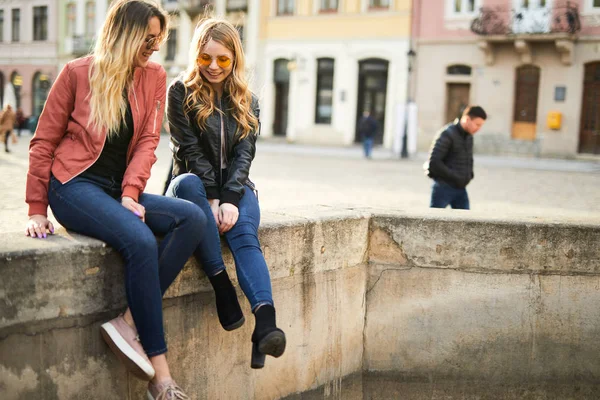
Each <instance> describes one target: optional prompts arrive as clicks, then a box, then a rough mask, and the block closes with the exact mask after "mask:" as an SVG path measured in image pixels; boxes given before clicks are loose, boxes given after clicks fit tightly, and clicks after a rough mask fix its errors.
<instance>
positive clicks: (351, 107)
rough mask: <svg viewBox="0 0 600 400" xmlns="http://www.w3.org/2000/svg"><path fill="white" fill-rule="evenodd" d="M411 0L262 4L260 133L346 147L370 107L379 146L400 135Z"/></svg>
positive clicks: (257, 77) (267, 0)
mask: <svg viewBox="0 0 600 400" xmlns="http://www.w3.org/2000/svg"><path fill="white" fill-rule="evenodd" d="M410 7H411V1H410V0H261V7H260V8H261V9H260V25H259V32H258V37H259V39H258V50H257V52H256V54H257V58H256V63H255V70H254V71H253V74H254V80H253V87H254V89H255V90H256V91H257V92H258V94H259V96H260V98H261V101H262V104H261V122H262V135H263V136H266V137H269V136H282V137H285V138H286V139H287V140H288V141H292V142H299V143H311V144H334V145H350V144H352V143H354V142H355V141H356V140H357V139H359V138H357V137H356V124H357V120H358V118H359V117H360V115H361V114H362V112H363V111H365V110H368V111H370V112H371V114H372V115H374V116H375V118H376V119H377V120H379V122H380V130H381V132H380V133H379V135H378V137H377V139H376V143H383V144H384V146H385V147H387V148H391V147H392V144H393V143H395V142H397V141H398V137H399V136H400V135H401V134H402V132H403V125H404V124H403V116H402V115H401V114H402V112H401V110H403V109H404V104H405V102H406V82H407V79H406V77H407V71H408V64H407V53H408V51H409V49H410V33H411V29H410V27H411V9H410Z"/></svg>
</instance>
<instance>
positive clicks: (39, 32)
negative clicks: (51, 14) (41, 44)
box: [33, 6, 48, 40]
mask: <svg viewBox="0 0 600 400" xmlns="http://www.w3.org/2000/svg"><path fill="white" fill-rule="evenodd" d="M33 40H48V7H47V6H40V7H33Z"/></svg>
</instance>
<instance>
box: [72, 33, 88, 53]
mask: <svg viewBox="0 0 600 400" xmlns="http://www.w3.org/2000/svg"><path fill="white" fill-rule="evenodd" d="M93 45H94V38H93V37H91V36H78V35H76V36H73V37H72V38H71V52H70V53H71V54H72V55H74V56H75V57H81V56H84V55H86V54H88V53H89V52H90V51H91V50H92V46H93Z"/></svg>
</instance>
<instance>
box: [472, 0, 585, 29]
mask: <svg viewBox="0 0 600 400" xmlns="http://www.w3.org/2000/svg"><path fill="white" fill-rule="evenodd" d="M580 30H581V20H580V18H579V7H578V5H577V3H575V2H573V1H566V2H563V3H559V4H555V5H554V6H552V7H543V8H538V9H531V10H529V9H519V10H515V9H507V8H503V7H482V8H481V9H480V11H479V15H478V16H477V17H476V18H475V19H474V20H473V21H472V22H471V31H472V32H473V33H475V34H477V35H481V36H489V35H519V34H550V33H568V34H575V33H577V32H579V31H580Z"/></svg>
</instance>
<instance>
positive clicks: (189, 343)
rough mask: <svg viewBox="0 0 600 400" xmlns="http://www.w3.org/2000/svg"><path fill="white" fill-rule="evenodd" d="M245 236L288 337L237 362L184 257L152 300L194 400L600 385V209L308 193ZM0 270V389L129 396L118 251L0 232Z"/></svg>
mask: <svg viewBox="0 0 600 400" xmlns="http://www.w3.org/2000/svg"><path fill="white" fill-rule="evenodd" d="M260 237H261V245H262V248H263V252H264V254H265V258H266V260H267V263H268V265H269V268H270V271H271V277H272V282H273V290H274V297H275V302H276V305H277V318H278V324H279V325H280V327H282V328H283V329H284V330H285V331H286V334H287V338H288V347H287V350H286V353H285V354H284V355H283V356H282V357H281V358H279V359H273V358H268V359H267V365H266V367H265V369H264V370H259V371H256V370H251V369H250V367H249V363H250V351H251V343H250V336H251V334H252V329H253V327H254V321H253V317H252V314H251V313H250V310H249V306H248V304H247V302H246V301H245V299H244V297H243V295H242V293H241V291H240V290H239V289H238V295H239V296H240V299H241V303H242V306H243V308H244V312H245V315H246V319H247V322H246V324H245V325H244V326H243V327H242V328H241V329H239V330H236V331H234V332H225V331H224V330H223V329H222V328H221V327H220V324H219V322H218V318H217V315H216V310H215V306H214V296H213V294H212V289H211V288H210V285H209V284H208V282H207V280H206V278H205V277H204V275H203V273H202V272H201V270H200V268H199V267H198V266H197V265H196V264H195V263H194V262H193V261H190V262H189V263H188V265H187V266H186V268H185V269H184V271H183V273H182V274H181V275H180V277H179V278H178V279H177V280H176V282H175V283H174V284H173V286H172V287H171V288H170V289H169V291H168V293H167V296H166V299H165V303H164V304H165V307H164V308H165V312H164V317H165V327H166V334H167V340H168V343H169V349H170V350H169V353H168V358H169V361H170V363H171V368H172V372H173V375H174V376H175V377H176V379H177V381H178V382H179V383H180V384H181V385H182V386H183V387H184V388H186V390H187V391H188V392H189V393H190V394H191V396H192V398H194V399H220V398H227V399H276V398H286V397H287V398H289V399H313V398H331V399H359V398H365V399H367V398H373V399H375V398H406V399H423V398H427V399H430V398H444V396H446V397H447V396H451V397H455V398H464V399H511V398H524V399H538V398H546V399H555V398H556V399H559V398H590V399H595V398H598V397H599V396H598V394H600V383H599V382H600V366H599V364H598V363H597V360H596V358H597V354H598V353H599V350H600V345H598V344H597V337H598V334H599V333H600V311H598V310H600V309H599V308H598V307H596V304H598V303H599V302H600V248H599V247H598V246H597V243H598V242H599V240H598V239H600V227H598V226H595V225H592V224H586V223H581V222H574V221H570V220H562V221H561V220H543V221H542V220H540V219H536V218H529V219H519V220H513V221H511V220H506V219H503V218H501V217H498V218H486V217H481V216H478V215H477V214H476V213H444V212H441V211H439V210H432V211H429V212H425V213H423V214H420V215H414V214H411V213H406V212H390V211H389V210H388V211H385V212H382V211H380V210H375V209H369V210H352V209H347V210H332V209H330V208H328V207H315V208H314V209H296V210H290V211H281V212H277V213H270V214H268V215H266V216H265V218H264V221H263V226H262V228H261V231H260ZM225 254H226V257H225V260H226V263H227V265H229V266H230V268H229V270H230V272H231V273H232V275H234V274H233V271H234V268H233V262H232V259H231V256H230V254H229V253H228V252H227V251H225ZM0 270H1V271H2V272H3V279H2V280H1V281H0V399H3V400H4V399H10V400H12V399H18V400H21V399H32V398H43V399H61V400H62V399H78V400H79V399H88V398H89V399H105V398H106V399H109V398H110V399H112V398H129V399H137V398H140V396H142V395H143V393H144V391H145V387H144V386H145V385H144V383H143V382H141V381H139V380H136V379H135V378H133V377H132V376H129V375H128V374H127V373H126V371H125V369H124V367H123V366H122V365H121V364H120V363H119V361H118V360H117V359H116V357H114V355H113V354H112V353H111V352H110V350H109V349H108V347H107V346H106V345H105V344H104V343H103V341H102V339H101V337H100V335H99V332H98V328H99V325H100V324H101V323H102V322H104V321H106V320H107V319H109V318H111V317H113V316H114V315H115V314H116V313H117V312H118V311H119V310H121V309H122V308H123V307H124V305H125V299H124V294H123V277H122V273H123V272H122V262H121V259H120V257H119V255H118V254H116V253H115V252H114V251H113V250H111V249H110V248H107V247H105V246H104V245H103V244H102V243H101V242H99V241H96V240H93V239H88V238H84V237H81V236H78V235H71V234H69V233H67V232H65V231H61V232H60V234H59V235H56V236H53V237H52V238H50V239H46V240H33V239H30V238H26V237H24V236H22V235H14V236H11V237H7V236H6V235H3V236H2V237H0ZM399 396H401V397H399Z"/></svg>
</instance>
